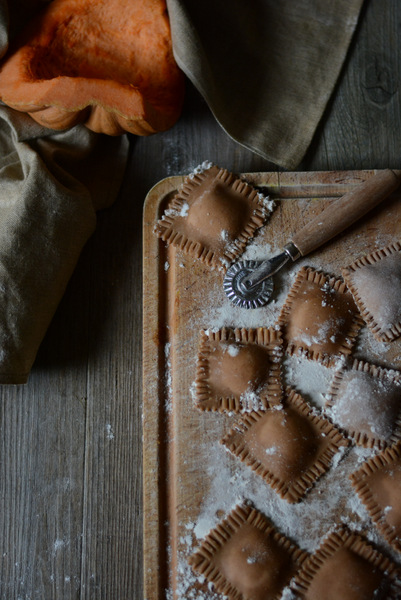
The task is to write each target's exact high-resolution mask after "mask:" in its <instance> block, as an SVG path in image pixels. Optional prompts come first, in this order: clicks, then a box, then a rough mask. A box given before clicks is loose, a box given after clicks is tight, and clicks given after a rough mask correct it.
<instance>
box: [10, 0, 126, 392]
mask: <svg viewBox="0 0 401 600" xmlns="http://www.w3.org/2000/svg"><path fill="white" fill-rule="evenodd" d="M28 4H29V2H27V0H25V2H24V1H23V0H19V1H17V0H15V1H14V3H13V2H11V0H10V4H9V8H10V10H13V11H14V12H12V14H11V15H10V23H11V24H14V25H13V26H14V28H15V29H17V28H16V19H17V17H18V10H19V11H21V7H22V5H26V6H27V5H28ZM33 4H34V2H31V4H30V6H33ZM36 4H38V3H36ZM17 9H18V10H17ZM22 12H23V14H24V16H26V13H25V12H24V11H22ZM8 27H9V16H8V10H7V3H6V2H5V0H0V55H2V54H4V52H5V50H6V48H7V42H8V33H7V32H8ZM127 154H128V139H127V136H122V137H119V138H111V137H107V136H102V135H98V134H94V133H92V132H90V131H89V130H88V129H86V128H85V127H84V126H77V127H75V128H73V129H71V130H69V131H66V132H62V133H55V132H54V131H50V130H48V129H45V128H43V127H41V126H40V125H38V124H36V123H35V122H34V121H33V120H32V119H31V118H30V117H29V116H27V115H25V114H23V113H19V112H16V111H13V110H12V109H10V108H7V107H4V106H1V105H0V383H3V384H4V383H13V384H17V383H25V382H26V381H27V379H28V375H29V372H30V370H31V367H32V364H33V362H34V360H35V357H36V353H37V350H38V348H39V345H40V343H41V341H42V339H43V337H44V335H45V333H46V330H47V327H48V325H49V323H50V321H51V319H52V317H53V314H54V312H55V310H56V308H57V305H58V303H59V302H60V300H61V297H62V295H63V293H64V290H65V287H66V285H67V283H68V280H69V278H70V276H71V273H72V272H73V270H74V267H75V265H76V262H77V260H78V257H79V255H80V253H81V250H82V248H83V246H84V244H85V243H86V241H87V240H88V238H89V236H90V235H91V234H92V232H93V230H94V228H95V225H96V210H97V209H99V208H103V207H105V206H108V205H110V204H111V203H112V202H113V201H114V200H115V198H116V197H117V194H118V190H119V188H120V184H121V180H122V176H123V173H124V170H125V165H126V158H127Z"/></svg>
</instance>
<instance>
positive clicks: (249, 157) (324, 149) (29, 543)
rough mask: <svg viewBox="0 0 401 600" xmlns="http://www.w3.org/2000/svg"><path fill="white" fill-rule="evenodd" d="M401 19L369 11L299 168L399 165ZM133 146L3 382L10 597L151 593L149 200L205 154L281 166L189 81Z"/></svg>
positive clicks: (245, 168) (1, 515)
mask: <svg viewBox="0 0 401 600" xmlns="http://www.w3.org/2000/svg"><path fill="white" fill-rule="evenodd" d="M400 22H401V5H400V3H399V2H397V0H387V1H386V2H385V3H383V2H382V1H381V0H370V1H369V2H367V3H366V7H365V9H364V12H363V18H362V21H361V24H360V26H359V28H358V31H357V35H356V37H355V42H354V43H353V46H352V50H351V53H350V56H349V60H348V61H347V65H346V67H345V69H344V71H343V73H342V76H341V78H340V81H339V85H338V87H337V90H336V93H335V95H334V97H333V99H332V101H331V102H330V106H329V108H328V111H327V113H326V114H325V116H324V118H323V121H322V124H321V126H320V127H319V130H318V132H317V134H316V136H315V139H314V141H313V143H312V146H311V148H310V150H309V152H308V154H307V156H306V158H305V160H304V161H303V163H302V164H301V165H300V166H299V170H326V169H370V168H384V167H387V166H390V167H393V168H397V167H399V165H400V159H399V156H400V150H399V140H400V139H401V123H400V119H401V115H400V111H399V103H400V100H399V93H400V90H399V73H400V63H399V61H400V55H399V47H400V32H399V23H400ZM131 147H132V156H131V159H130V166H129V169H128V172H127V177H126V180H125V183H124V186H123V188H122V191H121V195H120V198H119V200H118V202H117V203H116V204H115V205H114V206H113V207H112V208H111V209H109V210H107V211H104V213H102V214H101V215H99V227H98V229H97V231H96V233H95V234H94V236H93V238H92V239H91V240H90V242H89V243H88V246H87V248H86V249H85V251H84V253H83V255H82V257H81V260H80V262H79V264H78V266H77V269H76V272H75V273H74V276H73V278H72V280H71V282H70V285H69V287H68V290H67V292H66V295H65V298H64V299H63V302H62V303H61V305H60V307H59V310H58V312H57V314H56V317H55V319H54V321H53V323H52V325H51V327H50V329H49V332H48V335H47V336H46V338H45V340H44V343H43V345H42V349H41V352H40V355H39V356H38V359H37V361H36V364H35V367H34V370H33V373H32V375H31V378H30V380H29V382H28V384H27V385H26V386H17V387H7V386H1V387H0V436H1V437H0V439H1V442H0V449H1V455H0V498H1V502H2V510H1V511H0V597H1V598H6V599H7V600H18V599H23V600H39V599H40V600H43V598H46V600H47V599H48V598H51V599H52V600H53V599H54V600H70V599H71V600H72V599H74V600H76V599H79V598H85V599H89V598H91V600H92V599H93V598H96V599H98V598H104V599H106V598H107V600H110V598H112V599H113V600H132V599H133V598H135V599H137V598H138V599H140V598H142V597H143V588H142V542H141V536H142V524H141V509H142V498H141V485H140V481H141V475H142V454H141V435H142V434H141V406H140V397H141V375H140V370H141V364H140V361H141V358H140V357H141V339H140V330H141V286H140V269H141V266H140V265H141V242H142V236H141V210H142V204H143V200H144V198H145V196H146V194H147V192H148V191H149V189H150V188H151V187H152V186H153V185H154V184H155V183H157V182H158V181H159V180H161V179H163V178H164V177H167V176H169V175H176V174H185V173H188V172H189V171H191V170H192V169H193V168H194V167H195V166H197V165H198V164H199V163H200V162H202V161H203V160H206V159H207V160H211V161H213V162H216V163H217V164H220V165H222V166H224V167H227V168H229V169H230V170H233V171H236V172H252V171H269V170H275V169H276V167H275V166H274V165H271V164H269V163H268V162H267V161H265V160H264V159H262V158H260V157H258V156H256V155H254V154H252V153H251V152H249V151H248V150H246V149H244V148H242V147H240V146H238V145H237V144H235V143H234V142H233V141H232V140H231V139H230V138H229V137H228V136H227V135H226V134H225V133H224V132H223V131H222V130H221V129H220V127H219V126H218V125H217V123H216V122H215V121H214V119H213V117H212V115H211V114H210V111H209V110H208V108H207V106H206V104H205V102H204V101H203V100H202V99H201V98H200V97H199V95H198V94H197V93H196V92H195V91H194V90H192V88H191V86H189V90H188V97H187V102H186V107H185V111H184V114H183V116H182V119H181V120H180V122H179V123H178V124H177V125H176V126H175V127H174V128H173V129H172V130H171V131H169V132H166V133H163V134H160V135H157V136H155V137H153V138H148V139H139V138H134V137H132V138H131ZM109 425H110V429H109V428H108V426H109ZM112 433H114V438H112V437H111V436H112ZM110 438H111V439H110ZM67 481H69V482H70V483H69V484H68V483H67ZM69 486H70V487H69Z"/></svg>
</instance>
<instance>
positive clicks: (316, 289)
mask: <svg viewBox="0 0 401 600" xmlns="http://www.w3.org/2000/svg"><path fill="white" fill-rule="evenodd" d="M278 320H279V323H280V325H281V326H282V329H283V337H284V342H285V344H286V347H287V352H288V354H302V355H304V356H306V357H307V358H310V359H313V360H318V361H320V362H322V363H323V364H325V365H326V366H332V365H333V364H335V363H336V362H337V361H338V359H341V358H344V357H345V356H347V355H349V354H350V353H351V350H352V347H353V345H354V343H355V339H356V336H357V334H358V332H359V329H360V328H361V326H362V324H363V320H362V318H361V316H360V315H359V311H358V309H357V307H356V305H355V302H354V300H353V298H352V296H351V294H350V292H349V291H348V290H347V288H346V286H345V284H344V282H342V281H341V280H340V279H336V278H335V277H329V276H328V275H326V274H325V273H322V272H321V271H316V270H315V269H312V268H311V267H302V268H301V269H300V270H299V272H298V273H297V276H296V278H295V281H294V283H293V285H292V287H291V289H290V291H289V293H288V296H287V299H286V301H285V303H284V306H283V308H282V309H281V312H280V315H279V319H278Z"/></svg>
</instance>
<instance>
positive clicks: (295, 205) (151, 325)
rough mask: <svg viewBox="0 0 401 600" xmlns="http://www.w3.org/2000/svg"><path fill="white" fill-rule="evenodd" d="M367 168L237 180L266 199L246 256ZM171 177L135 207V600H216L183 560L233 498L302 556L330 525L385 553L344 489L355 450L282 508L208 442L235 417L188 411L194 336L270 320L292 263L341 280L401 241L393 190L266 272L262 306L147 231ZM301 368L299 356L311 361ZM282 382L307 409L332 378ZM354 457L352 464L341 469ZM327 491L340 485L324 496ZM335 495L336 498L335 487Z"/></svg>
mask: <svg viewBox="0 0 401 600" xmlns="http://www.w3.org/2000/svg"><path fill="white" fill-rule="evenodd" d="M373 173H374V171H346V172H339V171H337V172H310V173H276V172H270V173H252V174H245V178H246V179H247V180H248V181H249V182H250V183H253V184H254V185H255V186H257V187H260V188H261V189H262V191H263V193H265V194H268V195H270V197H271V198H274V199H276V200H277V202H276V207H275V209H274V212H273V213H272V215H271V217H270V218H269V219H268V221H267V223H266V225H265V226H264V227H263V228H262V229H261V230H260V232H259V233H258V235H257V236H256V237H255V239H254V241H253V243H252V244H251V246H250V248H249V249H248V250H247V251H246V253H245V257H248V258H256V257H257V258H268V257H269V256H271V255H273V254H274V253H276V252H277V251H279V250H281V249H282V247H283V246H284V244H286V243H287V242H288V241H289V239H290V237H291V234H292V233H294V232H296V231H297V230H298V229H300V227H302V226H303V225H304V224H305V223H307V222H308V221H309V220H310V219H311V218H312V217H313V216H315V215H316V214H318V213H319V212H320V211H322V210H323V209H324V208H325V206H327V204H328V202H330V201H332V200H334V201H335V199H336V198H338V197H341V196H342V195H344V194H345V193H346V192H348V191H350V190H351V189H352V188H353V187H354V186H355V185H357V184H359V183H360V182H362V181H364V180H365V179H367V178H368V177H370V176H371V175H372V174H373ZM182 181H183V178H182V177H170V178H168V179H165V180H163V181H161V182H160V183H158V184H157V185H156V186H155V187H154V188H153V189H152V190H151V191H150V192H149V194H148V196H147V198H146V203H145V208H144V223H143V224H144V231H143V233H144V237H143V317H144V320H143V443H144V577H145V598H146V600H162V599H166V600H172V599H177V600H178V599H180V600H181V599H184V598H185V599H186V600H187V599H189V600H191V599H194V600H195V599H196V600H206V599H209V598H210V599H212V598H218V597H219V596H218V595H216V594H214V593H213V592H212V591H211V590H210V589H209V588H208V586H207V585H206V584H204V583H202V582H199V581H198V580H197V578H196V577H195V576H194V575H193V574H192V573H191V571H190V569H189V567H188V566H187V562H186V561H187V557H188V556H189V555H190V554H191V552H192V551H193V550H194V549H195V548H196V547H197V545H198V544H199V542H200V539H201V538H202V537H203V535H204V534H206V533H207V531H208V529H209V528H210V527H211V526H214V525H215V524H216V523H217V522H218V521H219V520H220V519H221V518H222V517H223V516H225V515H226V514H227V512H228V511H229V510H230V509H231V508H232V507H233V506H234V505H235V503H236V502H237V501H239V500H243V499H249V500H251V501H252V502H253V503H254V504H255V505H256V507H257V508H259V510H261V511H262V512H264V513H265V514H266V515H267V516H268V517H269V518H271V519H272V521H273V523H275V524H276V526H277V527H278V529H279V530H280V531H281V533H284V534H285V535H287V536H289V537H291V539H292V540H293V541H295V542H296V543H298V545H300V546H301V547H302V548H303V549H305V550H308V551H312V550H313V549H314V548H316V547H317V545H318V544H319V541H320V540H321V537H322V535H324V534H325V533H326V531H327V530H328V529H329V528H330V527H331V526H332V525H333V523H335V522H336V520H338V519H343V520H344V519H345V520H347V519H348V520H349V522H350V523H352V524H353V525H356V526H358V528H360V529H361V530H362V531H364V530H366V531H368V532H369V534H370V535H371V536H373V539H375V540H376V541H377V544H378V545H379V548H383V549H385V550H386V551H390V550H389V549H388V548H387V546H386V544H385V542H384V541H383V539H382V538H381V537H380V536H379V535H378V534H377V533H376V531H375V530H374V529H372V530H371V525H370V521H369V519H368V518H367V516H366V515H365V513H364V511H363V509H362V508H361V507H360V506H359V504H358V502H357V499H356V497H355V495H353V492H352V489H351V487H350V485H349V483H348V479H347V478H348V474H349V472H351V471H352V470H353V469H354V468H355V464H357V461H358V460H359V459H360V453H359V454H358V455H357V456H354V457H352V456H351V458H349V457H347V458H346V459H343V460H342V461H340V463H339V465H338V466H336V468H335V469H334V468H333V470H332V471H330V472H329V473H328V474H326V475H325V476H324V477H323V478H322V480H320V481H319V482H318V485H317V486H316V487H315V488H314V489H313V490H312V491H311V492H310V493H309V494H308V495H307V497H306V498H305V501H304V502H302V503H300V505H296V506H288V505H287V504H286V502H285V501H284V500H281V499H279V498H277V495H276V494H275V492H273V491H272V490H270V488H269V487H268V486H267V484H265V483H264V482H263V480H261V479H260V478H259V477H258V476H257V475H256V474H254V473H253V472H248V471H250V470H249V469H247V468H246V467H245V466H244V465H242V463H240V462H239V461H238V459H236V458H235V457H232V456H231V455H229V453H228V452H227V451H225V450H224V448H223V447H222V446H221V445H220V444H219V440H220V439H221V438H222V437H223V436H224V435H225V433H226V432H227V431H228V430H229V429H230V428H231V427H232V425H233V423H234V421H235V418H237V417H235V416H233V415H225V414H216V413H202V412H200V411H198V410H196V409H195V408H194V407H193V397H192V391H191V390H192V387H193V381H194V378H195V366H196V358H197V346H198V336H199V331H200V330H201V329H203V328H210V327H221V326H223V325H227V326H232V327H258V326H270V325H272V324H274V322H275V320H276V317H277V315H278V312H279V310H280V306H281V304H282V302H283V300H284V298H285V295H286V293H287V291H288V289H289V286H290V284H291V281H292V280H293V276H294V273H295V271H297V270H298V268H299V267H300V266H301V265H304V264H308V265H310V266H313V267H316V268H319V269H323V270H325V271H327V272H328V273H330V274H333V275H340V273H341V267H344V266H347V265H348V264H350V263H351V262H353V261H354V260H355V259H356V258H358V257H359V256H362V255H364V254H366V253H368V252H370V251H371V250H373V249H374V248H379V247H383V246H385V245H387V244H388V243H390V242H393V241H396V240H398V239H400V238H401V192H396V193H395V194H393V195H392V196H391V197H390V198H388V199H387V200H386V201H385V202H384V203H383V204H382V205H381V206H379V207H378V208H376V209H374V211H373V212H371V213H370V214H369V215H368V216H366V217H364V218H363V219H362V220H361V221H360V222H359V223H357V224H355V225H353V226H352V227H351V228H350V229H349V230H348V231H347V232H345V233H343V234H341V235H340V236H338V237H337V238H336V239H334V240H332V241H331V242H329V243H328V244H327V245H326V246H324V247H323V248H321V249H320V250H317V251H315V252H314V253H313V254H311V255H310V256H308V257H306V258H305V259H302V260H300V261H298V262H297V263H295V264H294V265H293V266H291V267H290V268H289V269H288V270H287V271H284V272H282V273H281V274H279V275H277V276H276V279H275V284H276V292H275V296H274V299H273V302H272V303H271V304H269V305H268V306H267V307H264V308H262V309H256V310H250V311H249V310H246V309H238V308H236V307H234V306H232V305H230V303H229V301H228V300H227V299H226V297H225V295H224V292H223V288H222V278H223V275H222V273H221V272H218V271H211V270H210V269H209V268H208V267H206V266H205V265H203V264H201V263H200V262H199V261H196V260H195V259H192V258H190V257H188V256H186V255H183V254H182V253H181V252H179V251H177V250H176V249H175V248H174V247H172V246H170V247H167V246H166V245H165V244H164V243H163V242H162V241H161V240H159V239H158V238H157V237H156V236H155V235H154V233H153V227H154V224H155V222H156V220H157V219H158V218H159V217H160V216H161V214H162V212H163V210H164V209H165V207H166V204H167V202H168V200H169V198H170V197H171V195H172V194H174V192H175V191H176V190H177V188H178V187H179V186H180V184H181V183H182ZM355 355H356V356H357V357H358V358H361V359H364V360H369V361H370V362H374V363H376V364H379V365H381V366H385V367H393V368H401V344H400V342H399V341H396V342H392V343H391V344H379V343H378V342H375V341H374V340H373V338H372V336H371V335H369V332H366V333H365V334H362V336H361V340H360V341H359V343H358V348H357V350H356V352H355ZM310 362H311V361H309V363H310ZM288 369H289V370H288V377H289V378H290V379H291V378H292V379H293V380H295V382H294V381H290V383H291V384H294V385H295V386H296V387H298V388H299V391H300V392H301V393H302V394H303V395H304V397H305V398H306V399H307V400H309V401H310V402H311V403H312V404H313V403H315V404H317V405H319V403H320V405H321V403H322V398H323V395H324V393H325V391H326V390H325V385H326V383H327V381H328V380H329V378H330V377H331V372H329V371H328V370H326V369H325V368H323V367H321V366H320V365H316V364H314V365H311V364H308V365H299V364H295V365H290V366H289V367H288ZM352 461H353V462H352ZM333 489H334V490H338V489H341V490H342V491H341V492H338V497H337V496H336V497H335V498H334V499H333ZM335 494H337V492H335Z"/></svg>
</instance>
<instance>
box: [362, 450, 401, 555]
mask: <svg viewBox="0 0 401 600" xmlns="http://www.w3.org/2000/svg"><path fill="white" fill-rule="evenodd" d="M350 479H351V482H352V485H353V487H354V489H355V490H356V492H357V493H358V495H359V497H360V499H361V500H362V502H363V503H364V504H365V506H366V508H367V510H368V512H369V514H370V516H371V518H372V521H373V522H374V523H375V524H376V526H377V528H378V530H379V531H380V532H381V533H382V535H383V536H384V537H385V538H386V540H387V541H388V542H389V543H390V544H391V545H392V546H393V547H394V548H395V549H396V550H398V552H401V502H400V499H401V442H397V443H396V444H394V445H393V446H389V447H388V448H386V449H385V450H383V451H382V452H381V454H378V455H377V456H373V457H372V458H370V459H368V460H367V461H366V462H365V463H364V464H363V465H362V467H361V468H360V469H359V470H358V471H355V472H354V473H352V474H351V476H350Z"/></svg>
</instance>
